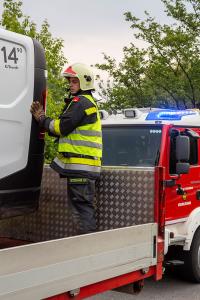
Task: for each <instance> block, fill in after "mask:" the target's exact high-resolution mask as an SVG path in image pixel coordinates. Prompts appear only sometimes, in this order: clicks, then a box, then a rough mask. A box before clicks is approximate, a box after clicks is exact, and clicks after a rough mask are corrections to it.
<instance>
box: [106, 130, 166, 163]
mask: <svg viewBox="0 0 200 300" xmlns="http://www.w3.org/2000/svg"><path fill="white" fill-rule="evenodd" d="M161 133H162V128H161V127H158V126H121V127H120V126H115V127H114V126H113V127H112V128H111V127H103V165H105V166H141V167H143V166H147V167H153V166H155V165H157V164H158V160H159V149H160V143H161Z"/></svg>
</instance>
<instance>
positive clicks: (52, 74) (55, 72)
mask: <svg viewBox="0 0 200 300" xmlns="http://www.w3.org/2000/svg"><path fill="white" fill-rule="evenodd" d="M22 4H23V3H22V1H20V0H16V1H15V0H4V3H3V8H4V10H3V13H2V18H1V20H0V25H1V26H3V27H4V28H5V29H7V30H10V31H14V32H17V33H21V34H24V35H27V36H30V37H32V38H35V39H37V40H39V41H40V42H41V43H42V45H43V47H44V49H45V56H46V62H47V70H48V101H47V114H48V115H49V116H51V117H52V118H56V117H57V116H58V114H59V112H60V110H61V107H62V106H63V98H64V95H65V82H64V80H63V79H62V78H61V76H60V74H61V72H62V69H63V66H64V64H65V63H66V62H67V60H66V59H65V57H64V54H63V51H62V48H63V40H62V39H60V38H54V37H53V36H52V34H51V33H50V26H49V23H48V22H47V20H44V22H43V23H42V25H41V28H40V30H39V31H38V30H37V27H36V24H35V23H34V22H33V21H32V20H31V19H30V17H29V16H26V15H24V14H23V12H22ZM54 154H55V146H54V143H53V141H52V138H50V137H48V136H46V147H45V157H46V161H47V162H48V161H50V160H51V159H52V157H53V156H54Z"/></svg>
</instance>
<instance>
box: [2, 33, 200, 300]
mask: <svg viewBox="0 0 200 300" xmlns="http://www.w3.org/2000/svg"><path fill="white" fill-rule="evenodd" d="M0 43H1V52H0V53H1V55H2V56H1V59H2V63H1V66H2V67H1V69H0V76H1V78H3V80H4V81H3V82H4V84H6V80H7V81H8V80H9V79H10V80H11V81H12V80H13V84H14V83H15V81H16V86H17V88H16V89H15V90H16V91H17V93H16V97H14V92H13V91H10V90H8V89H7V88H5V87H4V86H3V87H2V89H0V90H1V92H0V93H1V97H0V99H2V100H0V124H2V126H3V127H0V137H1V140H2V141H3V140H4V138H5V141H6V142H7V144H5V145H4V146H3V148H2V149H1V150H0V153H1V157H0V165H1V166H2V167H1V170H0V213H1V214H0V216H1V218H0V236H1V238H0V247H1V250H0V262H1V270H0V299H9V300H14V299H20V300H23V299H24V300H25V299H26V300H27V299H34V300H35V299H51V300H56V299H57V300H58V299H59V300H64V299H71V298H72V297H73V298H74V299H83V298H86V297H89V296H92V295H94V294H97V293H101V292H103V291H106V290H110V289H114V288H117V287H121V286H125V285H128V284H131V285H133V286H134V288H135V289H140V288H141V287H142V286H143V281H144V279H145V278H147V277H151V276H153V277H154V278H155V280H160V279H161V278H162V274H163V270H164V266H165V264H168V265H169V264H178V265H179V266H178V267H179V268H180V269H181V272H182V273H183V274H185V275H187V277H188V279H189V280H192V281H194V282H200V259H199V257H200V256H199V253H200V237H199V235H200V229H199V226H200V204H199V203H200V202H199V201H200V144H199V136H200V135H199V133H200V114H199V111H198V110H195V109H188V110H163V109H136V108H132V109H125V110H124V111H123V112H116V113H115V114H111V115H109V114H108V113H107V112H105V111H101V117H102V126H103V167H102V172H101V178H100V180H99V181H98V183H97V194H96V200H95V209H96V220H97V225H98V231H97V232H96V233H93V234H86V235H77V232H78V228H77V227H76V222H75V220H74V219H73V216H72V214H71V211H70V207H69V204H68V201H67V190H66V186H67V185H66V180H67V179H65V178H62V179H60V178H59V177H58V175H57V174H56V173H55V172H53V171H52V170H51V169H50V168H48V166H45V168H44V170H43V176H42V186H41V193H40V197H39V192H38V191H39V190H40V179H41V174H42V153H43V150H42V147H43V141H42V140H41V133H40V130H39V128H37V127H36V125H35V124H34V123H33V121H34V120H32V119H31V115H30V112H29V108H30V103H31V102H32V100H33V99H35V97H34V86H36V83H37V86H40V89H38V91H37V92H38V99H40V100H41V101H42V102H43V103H45V96H44V95H45V92H44V91H45V76H46V75H45V74H46V73H45V64H44V60H43V58H44V56H42V55H40V53H42V51H43V50H42V49H41V48H40V46H39V44H36V42H35V41H32V40H31V39H30V38H27V39H26V37H22V36H21V35H16V34H14V33H8V32H6V31H4V30H2V31H0ZM14 48H15V50H13V49H14ZM18 48H19V49H21V50H19V51H18V50H17V49H18ZM2 49H3V50H2ZM38 61H42V62H43V63H42V64H39V65H38ZM26 64H27V65H28V66H27V67H25V66H26ZM39 66H42V67H41V68H40V67H39ZM16 67H17V68H16ZM29 67H30V68H29ZM34 67H35V68H36V69H38V70H35V71H34ZM13 72H14V73H13ZM17 72H19V73H17ZM23 72H26V77H24V79H23V81H22V82H21V81H19V82H18V81H17V78H19V76H22V74H23ZM37 72H39V73H37ZM34 74H35V76H34ZM38 74H40V75H38ZM0 82H2V81H0ZM38 83H41V85H40V84H38ZM23 84H24V85H25V88H23V86H21V85H23ZM11 85H12V84H11ZM7 86H8V85H7ZM20 91H22V93H20ZM6 95H7V96H6ZM16 99H17V100H16ZM20 105H21V106H20ZM24 105H25V108H23V106H24ZM20 107H21V108H23V116H26V114H27V117H25V118H24V119H23V118H21V117H20V116H21V115H20V114H21V108H20ZM12 110H13V111H14V113H12ZM26 123H27V126H26ZM6 124H7V125H6ZM5 125H6V126H5ZM15 127H17V129H16V128H15ZM2 128H4V130H3V129H2ZM7 128H8V129H9V131H8V132H7ZM12 128H13V130H14V136H13V134H12ZM31 128H32V129H31ZM27 138H28V141H27ZM6 147H7V149H6ZM14 150H15V151H14ZM10 154H13V156H12V155H10ZM9 158H10V159H11V161H9ZM36 161H37V164H36V163H35V162H36ZM37 172H38V173H37ZM31 177H32V178H33V179H35V180H33V182H32V181H31V180H30V179H31ZM36 192H37V193H36ZM22 200H23V201H22ZM38 201H39V206H38Z"/></svg>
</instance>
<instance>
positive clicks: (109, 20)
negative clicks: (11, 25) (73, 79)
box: [0, 0, 167, 65]
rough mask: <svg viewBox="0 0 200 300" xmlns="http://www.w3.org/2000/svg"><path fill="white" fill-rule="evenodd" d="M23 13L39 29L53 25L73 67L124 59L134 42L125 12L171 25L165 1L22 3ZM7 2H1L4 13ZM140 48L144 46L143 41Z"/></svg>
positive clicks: (50, 0)
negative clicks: (126, 48) (147, 15)
mask: <svg viewBox="0 0 200 300" xmlns="http://www.w3.org/2000/svg"><path fill="white" fill-rule="evenodd" d="M22 1H23V13H24V14H26V15H28V16H30V17H31V20H32V21H34V22H35V23H36V24H37V27H38V29H39V28H40V25H41V23H42V22H43V21H44V19H47V20H48V22H49V24H50V32H51V33H52V34H53V36H54V37H59V38H62V39H63V40H64V49H63V50H64V54H65V56H66V58H67V59H68V62H69V64H72V63H74V62H84V63H86V64H89V65H91V64H95V63H102V62H103V55H102V52H105V53H106V54H108V55H110V56H111V57H113V58H115V59H116V60H117V61H118V62H119V61H120V60H121V58H122V54H123V52H122V49H123V47H124V46H127V45H128V44H129V43H130V42H134V37H133V30H132V29H130V23H129V22H127V21H125V18H124V15H123V14H124V12H127V11H130V12H132V13H133V14H134V15H135V16H137V17H139V18H142V17H143V16H144V10H147V11H148V12H150V14H151V16H154V17H156V19H157V21H158V22H161V23H164V22H167V17H166V15H165V13H164V6H163V4H162V2H161V0H70V1H69V0H57V1H55V0H33V1H31V0H22ZM2 3H3V0H0V11H2ZM135 43H136V45H141V46H142V45H143V43H142V41H140V42H138V41H137V42H136V41H135Z"/></svg>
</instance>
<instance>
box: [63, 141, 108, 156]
mask: <svg viewBox="0 0 200 300" xmlns="http://www.w3.org/2000/svg"><path fill="white" fill-rule="evenodd" d="M58 151H59V152H71V153H76V154H85V155H89V156H95V157H102V149H98V148H92V147H87V146H73V145H71V144H68V143H64V144H59V145H58Z"/></svg>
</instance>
